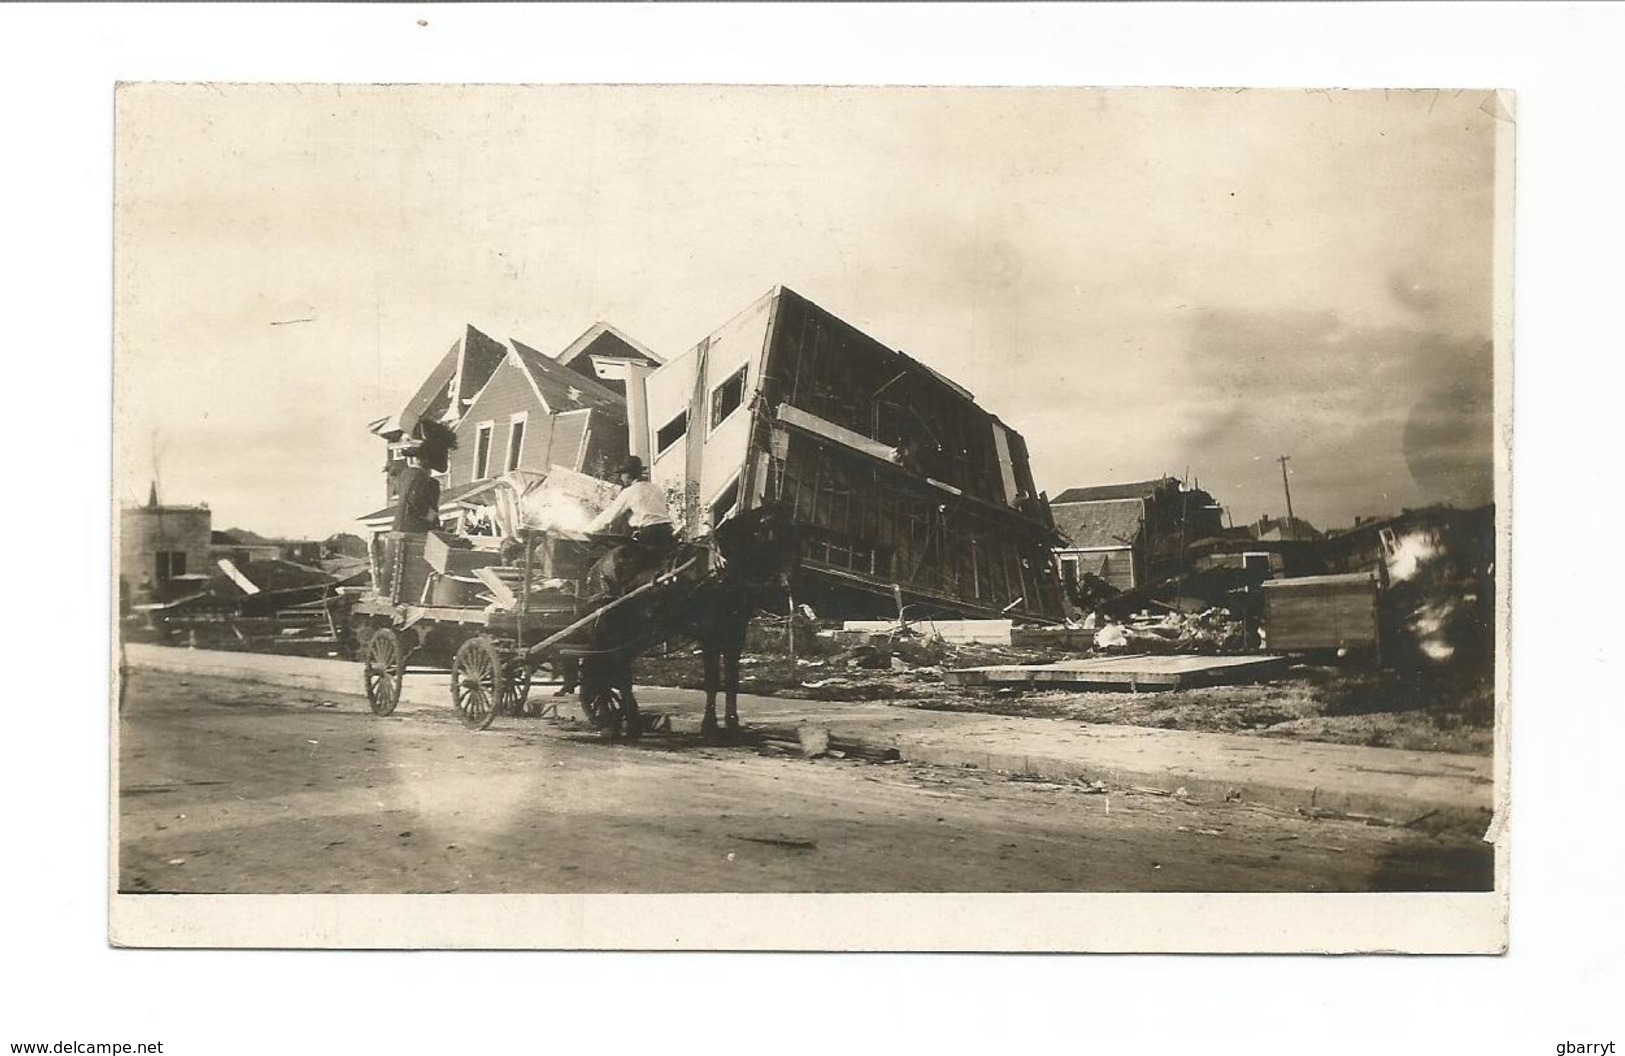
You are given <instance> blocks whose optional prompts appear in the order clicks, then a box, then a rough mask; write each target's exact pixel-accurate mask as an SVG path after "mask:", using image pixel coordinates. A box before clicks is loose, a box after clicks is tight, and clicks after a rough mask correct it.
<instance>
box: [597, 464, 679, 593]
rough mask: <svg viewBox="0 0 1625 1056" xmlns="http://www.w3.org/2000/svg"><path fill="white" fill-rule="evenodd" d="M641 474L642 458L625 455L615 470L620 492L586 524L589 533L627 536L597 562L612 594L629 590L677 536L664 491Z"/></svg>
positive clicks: (662, 554)
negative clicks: (618, 467)
mask: <svg viewBox="0 0 1625 1056" xmlns="http://www.w3.org/2000/svg"><path fill="white" fill-rule="evenodd" d="M643 473H644V470H643V459H641V458H639V457H638V456H636V455H630V456H628V457H627V459H626V461H625V462H622V463H621V467H620V469H619V470H618V471H617V475H618V476H619V477H620V481H621V493H620V494H619V495H617V496H615V501H614V502H612V503H610V504H609V506H608V507H606V508H605V510H604V512H603V513H600V514H599V515H598V516H597V517H595V518H593V520H592V523H591V524H589V525H587V534H589V535H626V536H630V537H631V538H630V539H629V540H628V541H627V542H624V543H622V544H620V545H619V546H617V547H615V549H613V550H611V551H610V552H609V553H608V554H606V555H605V556H604V559H603V561H602V562H600V564H599V569H600V571H602V573H603V576H604V585H605V587H607V588H608V589H609V591H610V593H612V594H621V593H624V592H625V591H626V590H627V589H629V588H630V587H631V586H632V585H633V580H635V579H636V578H637V576H638V574H639V573H641V572H643V571H645V570H646V569H648V568H649V567H650V566H652V565H653V564H654V563H655V562H656V561H658V560H659V559H660V558H661V557H662V556H664V555H665V554H666V552H667V551H669V550H670V549H671V546H672V543H673V542H675V541H676V538H677V532H676V528H675V527H674V526H673V524H672V520H671V510H670V508H669V507H668V506H667V505H666V492H665V491H664V490H663V489H662V488H661V487H660V485H658V484H656V483H655V482H654V481H652V480H645V479H644V476H643Z"/></svg>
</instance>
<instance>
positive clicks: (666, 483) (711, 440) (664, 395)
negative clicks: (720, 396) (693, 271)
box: [648, 297, 773, 522]
mask: <svg viewBox="0 0 1625 1056" xmlns="http://www.w3.org/2000/svg"><path fill="white" fill-rule="evenodd" d="M772 309H773V299H772V297H764V298H762V299H760V300H758V301H757V302H756V303H755V304H752V305H751V306H750V307H749V308H746V309H745V310H744V311H743V312H741V313H739V314H738V315H736V316H734V318H733V319H731V320H730V321H729V322H728V323H727V324H726V325H725V326H723V327H722V329H720V330H718V331H717V332H716V333H714V334H712V335H711V336H710V337H709V338H707V339H706V340H705V341H703V342H701V344H700V345H697V346H695V347H694V348H691V349H689V350H688V351H687V352H684V353H683V354H682V355H680V356H678V357H676V358H675V359H673V360H671V361H670V362H668V363H667V364H665V365H664V366H662V367H661V368H660V369H659V370H656V371H654V372H653V373H652V374H650V375H649V384H648V394H649V431H650V435H649V450H650V451H651V452H654V458H653V464H652V465H651V467H650V479H651V480H653V481H654V482H655V483H657V484H660V485H661V486H663V487H665V488H666V489H667V491H668V492H669V493H671V494H674V495H682V496H684V498H685V500H686V501H689V502H691V503H692V504H693V505H694V507H695V509H696V510H697V511H698V512H699V514H700V517H701V520H702V522H703V521H704V520H705V513H706V511H708V510H709V509H710V506H711V504H712V503H714V502H715V501H716V499H717V497H718V496H720V495H721V494H722V493H723V491H724V490H725V489H727V488H728V486H729V485H730V484H732V483H733V482H734V480H735V479H736V478H737V477H738V476H739V475H740V471H741V468H742V467H743V466H744V464H745V460H746V453H747V451H748V450H749V448H750V444H751V407H752V405H753V403H754V401H755V396H756V393H757V391H758V390H759V389H760V385H761V361H762V353H763V349H764V347H765V344H766V339H767V328H768V323H769V320H770V318H771V315H772ZM702 361H703V362H704V364H705V379H704V390H703V396H702V397H701V399H700V401H699V405H698V406H697V407H696V406H693V404H694V402H695V400H694V394H695V381H696V376H697V374H698V373H699V369H700V368H699V365H700V363H701V362H702ZM741 368H743V369H744V370H745V384H744V391H743V394H742V398H741V400H740V405H739V407H738V409H736V410H735V411H733V413H731V414H730V415H729V416H728V417H727V418H726V419H724V420H723V421H722V422H720V423H719V424H718V425H717V427H716V428H714V429H713V428H712V427H711V407H712V401H713V400H714V399H715V398H716V394H717V390H718V387H719V386H721V385H722V384H723V383H724V382H726V381H727V380H728V379H730V378H731V377H732V376H733V375H734V374H735V373H736V372H737V371H738V370H740V369H741ZM685 412H686V413H688V419H689V420H688V426H687V431H686V432H685V434H684V435H683V437H682V439H680V440H678V441H677V442H676V443H674V444H672V445H671V446H670V447H668V448H666V449H665V450H664V451H662V450H660V449H659V446H658V444H657V443H656V437H657V436H658V433H659V431H660V429H661V428H662V427H664V426H665V425H666V424H667V423H668V422H670V421H671V420H672V419H673V418H675V417H676V416H677V415H678V414H681V413H685ZM690 444H700V445H702V448H701V450H700V452H699V455H700V457H699V466H698V470H699V472H698V474H697V475H696V477H697V486H696V489H695V493H694V494H693V495H692V496H688V495H686V494H685V482H686V481H687V480H688V477H689V454H690V446H689V445H690Z"/></svg>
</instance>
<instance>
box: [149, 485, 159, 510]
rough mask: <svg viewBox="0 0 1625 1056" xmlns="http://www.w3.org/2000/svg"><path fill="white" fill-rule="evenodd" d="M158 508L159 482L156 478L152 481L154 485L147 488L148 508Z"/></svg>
mask: <svg viewBox="0 0 1625 1056" xmlns="http://www.w3.org/2000/svg"><path fill="white" fill-rule="evenodd" d="M157 508H158V482H157V481H156V480H155V481H153V482H152V486H151V487H149V488H148V489H147V509H149V510H156V509H157Z"/></svg>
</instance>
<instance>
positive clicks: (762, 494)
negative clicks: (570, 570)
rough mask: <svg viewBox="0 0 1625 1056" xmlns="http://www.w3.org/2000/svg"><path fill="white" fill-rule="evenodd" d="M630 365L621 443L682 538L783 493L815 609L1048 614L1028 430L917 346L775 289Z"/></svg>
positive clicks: (1043, 529)
mask: <svg viewBox="0 0 1625 1056" xmlns="http://www.w3.org/2000/svg"><path fill="white" fill-rule="evenodd" d="M632 373H633V374H634V375H635V376H637V377H638V378H639V380H640V381H641V385H638V386H634V387H633V391H631V392H629V408H630V410H631V413H632V415H633V419H634V421H633V423H632V440H631V442H632V447H633V453H634V454H639V455H641V456H643V457H644V459H645V461H646V462H647V463H648V464H649V465H650V466H651V476H652V479H653V480H655V481H656V482H657V483H660V484H662V485H664V486H665V488H666V490H667V493H668V495H670V496H672V498H673V503H672V505H673V512H674V514H675V515H676V516H677V519H678V520H679V522H680V523H682V524H683V525H684V526H685V530H686V531H687V532H688V534H690V535H691V536H692V535H702V534H704V533H705V532H707V531H709V530H710V528H711V526H713V525H715V524H717V523H719V522H720V521H721V520H723V519H724V518H726V517H727V516H728V515H729V514H730V513H732V512H734V511H736V510H739V509H749V508H752V507H755V506H758V505H760V504H762V503H764V502H768V501H773V502H777V503H780V504H782V505H783V506H784V507H785V508H786V509H787V510H789V511H790V513H791V515H792V517H793V519H794V520H795V521H796V522H797V523H798V524H799V525H800V526H801V527H802V529H803V531H804V533H805V534H804V544H803V563H802V571H803V585H802V586H800V587H798V590H799V591H800V592H801V593H800V595H799V596H798V597H797V599H796V600H797V601H798V602H806V603H810V604H812V605H813V606H814V608H815V609H816V610H817V611H818V612H819V614H820V615H828V616H836V615H851V616H870V615H895V614H896V612H897V607H898V605H899V604H902V605H905V606H907V607H909V608H910V609H911V610H913V611H914V612H921V613H923V612H936V613H949V614H955V615H962V616H976V617H997V616H1001V615H1002V616H1005V617H1015V618H1027V619H1037V620H1055V619H1058V618H1059V617H1060V615H1061V598H1060V591H1059V585H1058V583H1057V581H1056V579H1055V577H1054V575H1053V571H1052V568H1051V565H1050V547H1051V545H1052V542H1053V530H1052V528H1051V524H1050V522H1049V519H1048V513H1047V510H1046V507H1045V504H1044V501H1043V498H1042V497H1041V496H1039V495H1038V493H1037V491H1036V489H1035V488H1034V485H1033V479H1032V473H1031V470H1030V468H1029V466H1028V458H1027V448H1026V443H1025V442H1024V441H1023V439H1022V437H1021V435H1020V434H1019V433H1017V432H1015V431H1014V430H1013V429H1011V428H1009V427H1008V426H1007V425H1005V424H1004V423H1003V422H1002V421H1000V420H999V419H998V417H996V416H995V415H993V414H990V413H989V412H987V411H986V410H983V409H982V408H981V407H979V406H977V404H976V401H975V398H974V397H973V396H972V395H971V393H969V392H967V391H966V390H965V389H964V388H962V387H961V386H960V385H958V384H956V383H955V382H953V381H951V380H949V379H948V378H945V377H943V376H942V375H941V374H938V373H937V372H936V371H934V370H932V369H931V368H930V367H928V366H926V365H925V364H924V363H922V362H920V361H919V360H916V359H913V358H912V357H910V356H907V355H904V354H903V353H902V352H899V351H896V350H894V349H891V348H888V347H887V346H885V345H883V344H881V343H880V342H879V341H876V340H875V339H874V338H872V337H869V336H868V335H866V334H864V333H862V332H861V331H859V330H858V329H856V328H855V327H853V326H851V325H850V324H848V323H845V322H843V321H841V320H840V319H838V318H836V317H835V316H834V315H832V314H830V313H829V312H827V311H825V310H824V309H822V308H820V307H818V306H817V305H815V304H813V303H812V302H810V301H808V300H807V299H806V298H804V297H801V296H800V295H798V294H796V293H794V292H792V291H790V290H788V289H785V288H784V287H777V288H775V289H773V290H772V291H770V292H769V293H768V294H766V295H765V296H763V297H762V298H760V299H759V300H757V301H756V302H755V303H754V304H752V305H751V306H750V307H748V308H746V309H745V310H744V311H742V312H740V313H739V314H738V315H737V316H735V317H734V318H733V319H732V320H730V321H729V322H728V323H727V324H725V325H724V326H723V327H721V328H720V329H719V330H717V331H716V332H715V333H713V334H711V335H710V336H708V337H706V338H705V339H704V340H702V341H701V342H700V343H699V344H698V345H696V346H695V347H693V348H691V349H689V350H688V351H686V352H684V353H683V354H682V355H680V356H678V357H676V358H675V359H673V360H672V361H671V362H669V363H667V364H665V365H664V366H662V367H660V368H659V369H657V370H654V371H652V372H647V373H645V372H644V371H641V370H634V371H633V372H632ZM637 388H642V389H643V391H644V394H645V395H646V399H639V398H638V394H637V392H636V391H635V390H636V389H637Z"/></svg>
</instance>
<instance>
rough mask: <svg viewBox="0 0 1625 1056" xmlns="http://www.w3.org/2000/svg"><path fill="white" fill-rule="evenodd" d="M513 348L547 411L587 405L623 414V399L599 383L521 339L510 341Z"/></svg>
mask: <svg viewBox="0 0 1625 1056" xmlns="http://www.w3.org/2000/svg"><path fill="white" fill-rule="evenodd" d="M511 343H512V345H513V351H514V354H515V356H516V357H517V358H518V359H519V363H520V365H521V366H523V367H524V368H525V372H526V373H527V374H529V375H530V379H531V381H532V382H534V383H535V385H536V388H537V390H538V391H539V392H540V393H541V394H542V399H544V400H546V401H547V407H548V410H550V411H552V412H553V413H554V414H558V413H559V412H561V411H576V410H580V409H582V408H583V407H589V408H591V409H593V410H595V411H613V412H615V413H616V415H617V416H620V417H624V416H625V414H626V400H625V399H624V398H623V397H622V396H621V395H620V394H618V393H616V392H614V391H612V390H610V389H608V388H606V387H605V386H604V385H603V384H602V383H600V382H597V381H594V380H592V379H591V378H588V377H586V376H585V375H583V374H579V373H577V372H576V371H574V370H571V369H570V368H568V367H561V366H559V364H558V362H557V361H555V360H554V359H553V357H551V356H549V355H547V354H545V353H542V352H538V351H537V350H536V349H534V348H531V347H530V346H529V345H526V344H524V343H522V342H520V341H512V342H511Z"/></svg>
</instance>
